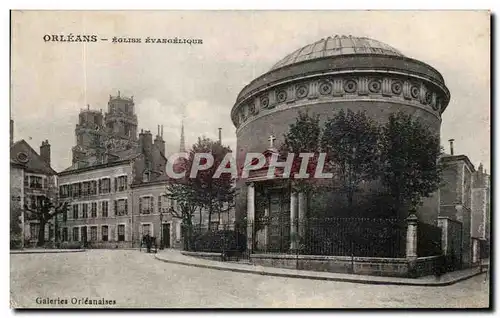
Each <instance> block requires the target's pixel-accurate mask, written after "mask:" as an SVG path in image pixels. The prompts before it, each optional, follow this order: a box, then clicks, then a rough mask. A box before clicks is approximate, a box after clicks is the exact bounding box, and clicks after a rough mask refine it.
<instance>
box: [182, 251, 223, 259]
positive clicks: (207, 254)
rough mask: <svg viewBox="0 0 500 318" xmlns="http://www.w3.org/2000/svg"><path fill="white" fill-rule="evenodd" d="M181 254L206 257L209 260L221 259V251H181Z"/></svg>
mask: <svg viewBox="0 0 500 318" xmlns="http://www.w3.org/2000/svg"><path fill="white" fill-rule="evenodd" d="M181 254H182V255H186V256H192V257H198V258H203V259H208V260H211V261H220V260H221V253H210V252H188V251H182V252H181Z"/></svg>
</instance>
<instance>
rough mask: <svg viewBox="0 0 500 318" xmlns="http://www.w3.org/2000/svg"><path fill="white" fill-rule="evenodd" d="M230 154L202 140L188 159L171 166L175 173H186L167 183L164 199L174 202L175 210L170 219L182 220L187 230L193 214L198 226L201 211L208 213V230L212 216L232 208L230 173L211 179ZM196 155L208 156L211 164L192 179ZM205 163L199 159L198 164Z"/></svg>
mask: <svg viewBox="0 0 500 318" xmlns="http://www.w3.org/2000/svg"><path fill="white" fill-rule="evenodd" d="M230 152H231V149H230V148H229V147H228V146H224V145H222V144H220V143H219V142H215V141H213V140H210V139H209V138H206V137H201V138H198V142H197V143H196V144H194V145H193V147H192V149H191V150H190V152H189V158H188V159H179V161H178V162H177V163H176V165H174V171H175V172H181V171H186V174H185V176H184V177H183V178H181V179H173V180H171V181H170V182H169V184H168V185H167V197H169V198H170V199H172V200H174V201H176V202H177V210H174V209H172V210H171V213H172V215H174V216H176V217H179V218H182V220H183V222H184V224H185V225H187V226H188V227H189V228H191V226H192V219H193V215H194V213H195V212H196V210H198V211H200V223H201V213H202V211H203V210H206V211H208V226H209V228H210V227H211V220H212V216H213V214H214V213H218V214H219V216H220V214H221V213H224V212H227V211H229V210H230V209H231V208H232V207H233V206H234V196H235V189H234V186H233V183H234V178H233V176H232V175H231V174H230V173H222V174H221V175H220V177H219V178H213V176H214V173H215V172H216V170H217V168H218V167H219V165H220V164H221V162H222V161H223V159H224V157H225V156H226V154H228V153H230ZM197 153H203V154H211V155H212V156H213V158H214V163H213V165H212V166H211V167H210V168H208V169H205V170H200V171H198V173H197V174H196V176H194V178H191V177H190V172H191V168H192V166H193V164H194V160H195V155H196V154H197ZM205 163H206V159H205V158H201V162H199V164H205ZM196 164H198V162H197V163H196ZM228 165H229V163H227V164H226V167H228ZM219 219H220V217H219Z"/></svg>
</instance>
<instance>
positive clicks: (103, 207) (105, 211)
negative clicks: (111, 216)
mask: <svg viewBox="0 0 500 318" xmlns="http://www.w3.org/2000/svg"><path fill="white" fill-rule="evenodd" d="M101 213H102V217H103V218H107V217H108V201H101Z"/></svg>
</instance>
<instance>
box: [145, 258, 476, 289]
mask: <svg viewBox="0 0 500 318" xmlns="http://www.w3.org/2000/svg"><path fill="white" fill-rule="evenodd" d="M155 258H156V259H158V260H160V261H162V262H166V263H172V264H179V265H187V266H194V267H202V268H210V269H217V270H225V271H232V272H239V273H250V274H260V275H268V276H278V277H291V278H306V279H316V280H328V281H337V282H350V283H358V284H383V285H409V286H447V285H452V284H455V283H457V282H460V281H462V280H465V279H468V278H470V277H473V276H476V275H480V274H481V273H480V271H479V268H478V267H476V268H469V269H464V270H460V271H455V272H451V273H446V274H445V275H443V276H441V279H440V280H437V279H436V278H435V277H434V276H426V277H421V278H415V279H413V278H400V277H383V276H368V275H356V274H342V273H329V272H313V271H306V270H294V269H286V268H276V267H264V266H255V265H245V264H241V263H234V262H218V261H211V260H205V259H201V258H196V257H191V256H185V255H182V254H181V252H180V251H179V250H173V249H169V250H163V251H159V252H158V253H157V254H156V255H155Z"/></svg>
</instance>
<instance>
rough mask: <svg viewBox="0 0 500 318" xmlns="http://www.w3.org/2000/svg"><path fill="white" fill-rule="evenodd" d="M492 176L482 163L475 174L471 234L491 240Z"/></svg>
mask: <svg viewBox="0 0 500 318" xmlns="http://www.w3.org/2000/svg"><path fill="white" fill-rule="evenodd" d="M490 192H491V190H490V176H489V175H488V174H487V173H486V171H483V167H482V165H480V166H479V167H478V170H477V171H476V172H475V173H474V174H473V182H472V224H471V235H472V237H476V238H479V239H483V240H488V241H489V240H490V204H491V203H490V195H491V194H490Z"/></svg>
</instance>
